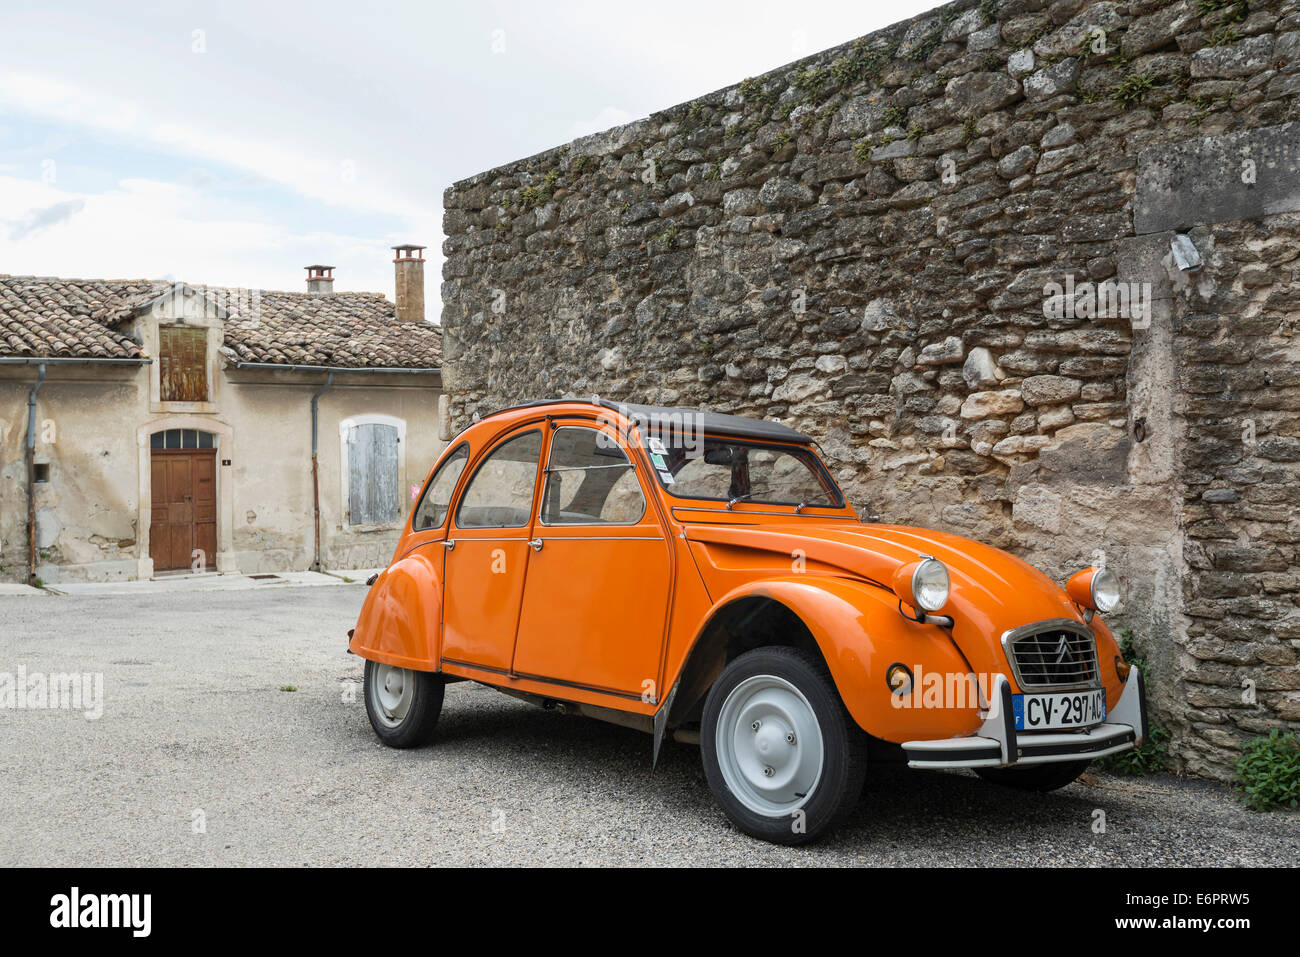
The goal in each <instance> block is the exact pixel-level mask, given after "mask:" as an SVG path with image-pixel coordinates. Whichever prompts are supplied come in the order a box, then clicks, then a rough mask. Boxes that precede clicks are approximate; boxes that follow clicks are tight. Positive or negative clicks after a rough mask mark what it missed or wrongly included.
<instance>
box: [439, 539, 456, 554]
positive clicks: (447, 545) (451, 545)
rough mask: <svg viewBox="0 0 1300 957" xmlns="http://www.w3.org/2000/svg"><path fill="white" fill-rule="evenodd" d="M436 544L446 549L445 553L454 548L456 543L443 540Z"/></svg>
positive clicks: (450, 540)
mask: <svg viewBox="0 0 1300 957" xmlns="http://www.w3.org/2000/svg"><path fill="white" fill-rule="evenodd" d="M438 544H439V545H441V546H442V547H443V548H445V549H447V551H451V550H452V549H453V548H455V547H456V542H455V541H454V540H453V539H450V538H444V539H443V540H442V541H440V542H439V543H438Z"/></svg>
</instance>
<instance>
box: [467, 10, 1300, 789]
mask: <svg viewBox="0 0 1300 957" xmlns="http://www.w3.org/2000/svg"><path fill="white" fill-rule="evenodd" d="M1298 54H1300V2H1297V0H1250V2H1228V0H1224V2H1218V0H1215V2H1209V0H1199V2H1198V0H1176V2H1169V0H1131V2H1085V0H1058V2H1048V0H982V2H975V0H971V2H966V0H961V2H957V3H953V4H949V5H947V6H944V7H941V8H939V9H937V10H935V11H933V12H931V13H929V14H926V15H923V16H920V17H917V18H915V19H913V20H910V21H907V22H905V23H900V24H897V25H895V26H892V27H889V28H887V29H884V30H882V31H879V32H877V33H874V34H871V35H869V36H866V37H863V38H861V39H858V40H856V41H853V42H851V43H846V44H844V45H843V46H840V47H837V48H835V49H832V50H828V51H825V52H823V53H819V54H816V55H814V56H811V57H808V58H806V59H804V60H801V61H798V62H796V63H792V64H789V65H787V66H785V67H782V68H780V69H778V70H774V71H773V72H771V73H769V74H766V75H764V76H760V77H754V78H750V79H746V80H744V81H743V82H741V83H738V84H737V85H735V86H731V87H728V88H726V89H723V90H719V91H717V92H715V93H711V94H708V95H706V96H702V97H700V98H699V99H697V100H694V101H692V102H689V103H684V104H681V105H679V106H675V107H672V108H670V109H667V110H664V111H663V112H661V113H657V114H655V115H654V116H651V117H649V118H647V119H644V120H640V121H638V122H635V123H631V124H629V125H627V126H623V127H620V128H618V129H614V130H611V131H609V132H607V133H603V134H599V135H595V136H591V137H587V138H584V139H581V140H578V141H576V142H574V143H571V144H568V145H566V146H561V147H558V148H556V149H552V150H549V151H547V152H545V153H542V154H539V155H537V156H533V157H531V158H528V159H525V160H520V161H518V162H514V163H510V164H508V165H506V166H503V167H500V168H498V169H494V170H491V171H488V172H485V173H481V174H479V175H477V176H474V177H472V178H470V179H467V180H465V181H463V182H460V183H457V184H456V185H454V186H453V187H452V188H450V189H449V190H448V191H447V193H446V197H445V206H446V214H445V220H444V223H445V232H446V235H447V240H446V244H445V250H446V254H447V262H446V266H445V268H444V280H445V281H444V284H443V303H444V305H443V327H444V330H445V336H446V342H445V351H446V361H445V379H446V384H447V388H448V392H449V395H450V396H451V401H452V415H453V418H454V419H455V420H456V421H457V422H460V423H463V422H464V421H466V420H467V418H468V417H469V416H470V415H471V414H472V413H473V412H475V411H477V410H482V409H486V408H491V407H494V406H499V405H502V404H505V403H509V402H511V401H514V400H515V399H517V398H518V397H519V396H532V397H536V396H548V395H549V396H554V395H561V394H574V395H586V394H590V393H592V392H598V393H600V395H601V396H602V397H605V398H610V399H626V400H629V401H638V402H650V403H659V404H683V405H687V406H696V407H701V408H705V409H710V410H715V411H725V412H739V413H747V414H757V415H762V416H766V417H777V418H780V419H782V421H785V422H788V423H790V424H793V425H794V426H796V427H797V428H799V429H800V430H802V431H805V432H808V433H811V434H813V435H815V436H816V437H817V438H818V440H819V441H820V443H821V445H822V447H823V449H824V450H825V453H826V455H827V457H828V459H829V460H830V462H831V464H832V465H833V466H834V468H835V469H836V471H837V474H838V477H839V479H840V481H841V482H842V483H843V484H844V486H845V488H846V490H847V491H848V493H849V494H850V496H851V497H852V498H853V499H855V500H856V502H857V503H858V504H860V505H862V506H865V507H866V508H868V509H869V510H870V511H872V512H875V513H879V514H880V515H881V516H882V517H883V518H884V519H885V520H887V521H896V522H906V523H915V524H921V525H927V526H934V527H939V528H943V529H947V530H951V531H955V532H958V533H961V534H965V535H968V536H971V537H974V538H979V539H983V540H986V541H989V542H992V543H994V544H997V545H1000V546H1003V547H1005V548H1008V549H1010V550H1012V551H1014V552H1016V553H1018V554H1020V555H1023V556H1025V557H1026V558H1028V559H1029V560H1031V561H1033V562H1034V563H1036V564H1038V565H1039V566H1040V567H1042V568H1044V569H1045V570H1046V571H1048V572H1049V573H1051V574H1053V575H1054V576H1056V577H1057V578H1058V579H1060V580H1064V578H1065V576H1066V575H1067V574H1068V573H1070V572H1071V571H1073V570H1075V569H1077V568H1079V567H1082V566H1084V565H1087V564H1092V563H1095V562H1097V561H1098V560H1103V559H1104V561H1105V562H1106V563H1107V564H1108V565H1110V566H1111V567H1112V568H1114V569H1115V570H1116V571H1117V572H1118V573H1119V574H1120V576H1121V577H1122V579H1123V580H1124V581H1125V582H1126V591H1127V595H1126V605H1125V607H1124V610H1123V613H1122V615H1121V616H1120V622H1119V623H1120V624H1121V625H1125V626H1128V627H1129V628H1131V629H1132V631H1133V634H1134V638H1135V640H1136V642H1137V645H1138V648H1139V649H1140V650H1141V651H1142V652H1143V654H1145V656H1146V657H1147V659H1148V660H1149V663H1150V669H1151V670H1150V675H1151V686H1152V690H1153V693H1154V696H1155V703H1156V706H1157V710H1158V714H1159V717H1160V720H1161V721H1162V722H1163V723H1164V724H1165V725H1166V726H1167V727H1169V729H1170V730H1171V731H1172V733H1173V735H1174V740H1173V745H1172V753H1173V755H1174V757H1175V758H1176V763H1177V765H1178V766H1179V767H1182V768H1185V769H1188V770H1191V771H1194V772H1197V773H1205V774H1211V775H1217V776H1224V775H1226V774H1228V773H1230V768H1231V765H1232V762H1233V761H1234V759H1235V757H1236V754H1237V753H1238V750H1239V748H1240V747H1241V745H1242V743H1243V742H1244V741H1245V740H1247V739H1249V738H1250V737H1253V736H1255V735H1257V734H1260V733H1265V732H1266V731H1267V730H1268V729H1269V728H1271V727H1275V726H1279V725H1280V726H1285V727H1288V728H1292V729H1294V728H1297V727H1300V668H1297V650H1298V649H1300V607H1297V606H1298V602H1300V599H1298V598H1297V595H1298V593H1300V558H1298V550H1297V545H1296V540H1297V533H1300V509H1298V508H1297V506H1298V505H1300V373H1298V372H1297V368H1298V366H1297V362H1298V360H1300V339H1298V338H1297V334H1296V326H1297V323H1300V169H1298V160H1300V56H1298Z"/></svg>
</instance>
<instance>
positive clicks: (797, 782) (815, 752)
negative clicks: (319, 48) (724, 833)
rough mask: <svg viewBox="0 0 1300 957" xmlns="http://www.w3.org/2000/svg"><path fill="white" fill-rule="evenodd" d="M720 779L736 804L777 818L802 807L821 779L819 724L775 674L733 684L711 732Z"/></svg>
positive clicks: (797, 693)
mask: <svg viewBox="0 0 1300 957" xmlns="http://www.w3.org/2000/svg"><path fill="white" fill-rule="evenodd" d="M714 730H715V734H714V741H715V747H716V749H717V756H718V767H719V769H720V770H721V771H722V779H723V780H724V781H725V782H726V784H727V789H728V790H729V791H731V793H732V794H733V795H735V796H736V799H737V800H739V801H740V803H741V804H743V805H745V807H747V808H748V809H749V810H751V811H753V812H755V813H756V814H761V815H763V816H765V817H779V816H782V815H786V814H789V813H790V812H792V811H794V810H796V809H798V808H800V807H802V806H803V805H804V804H805V803H807V801H808V799H809V798H810V797H811V796H812V794H813V792H814V791H816V789H817V784H818V782H819V781H820V780H821V776H822V762H823V757H824V756H823V751H824V747H823V743H822V731H821V725H820V724H819V723H818V722H817V715H816V713H815V712H814V711H813V709H812V705H810V704H809V703H808V699H807V698H805V697H804V696H803V693H802V692H801V691H800V690H799V689H798V688H796V687H795V686H794V685H793V684H791V683H790V682H788V681H786V680H785V679H784V678H778V677H776V676H775V675H755V676H754V677H752V678H746V679H745V680H744V681H742V682H741V683H740V684H738V685H736V687H735V688H733V689H732V690H731V693H730V694H729V695H727V700H726V701H724V702H723V703H722V709H721V711H719V713H718V724H717V727H716V728H715V729H714Z"/></svg>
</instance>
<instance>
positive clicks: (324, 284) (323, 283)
mask: <svg viewBox="0 0 1300 957" xmlns="http://www.w3.org/2000/svg"><path fill="white" fill-rule="evenodd" d="M306 269H307V291H308V292H311V293H322V292H333V291H334V267H333V266H307V267H306Z"/></svg>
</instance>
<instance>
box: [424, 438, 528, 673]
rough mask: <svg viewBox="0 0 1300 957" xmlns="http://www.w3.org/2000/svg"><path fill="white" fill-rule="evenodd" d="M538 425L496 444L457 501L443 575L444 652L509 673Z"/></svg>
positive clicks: (458, 661) (524, 563) (452, 657)
mask: <svg viewBox="0 0 1300 957" xmlns="http://www.w3.org/2000/svg"><path fill="white" fill-rule="evenodd" d="M541 450H542V430H541V429H540V428H539V427H537V426H533V427H531V428H524V429H522V430H520V431H517V432H514V433H512V434H511V435H508V436H506V437H505V438H504V439H502V440H501V441H499V442H498V443H497V444H496V445H495V446H494V447H493V448H492V450H491V451H490V452H489V453H488V454H487V456H486V457H485V458H484V459H483V460H482V462H481V463H480V464H479V465H478V466H477V467H476V468H475V470H474V474H473V475H472V476H470V479H469V482H468V483H467V484H466V486H465V489H464V491H463V492H462V493H461V495H460V498H459V500H458V502H457V504H456V508H455V513H454V515H453V516H452V520H451V522H452V524H451V528H450V530H449V533H448V538H447V543H446V545H445V546H444V547H445V548H446V549H447V553H446V563H445V566H444V573H443V628H442V657H443V659H444V660H446V661H449V662H453V663H456V664H465V665H473V666H475V667H478V668H485V669H487V670H490V671H499V672H502V673H504V672H507V671H509V669H510V659H511V656H512V654H513V652H514V645H515V629H516V627H517V625H518V623H519V603H520V600H521V598H522V593H523V585H524V576H525V574H526V573H527V570H528V557H529V548H528V538H529V530H530V527H531V525H532V520H533V499H534V497H535V494H536V488H537V477H538V463H539V461H540V459H541Z"/></svg>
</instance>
